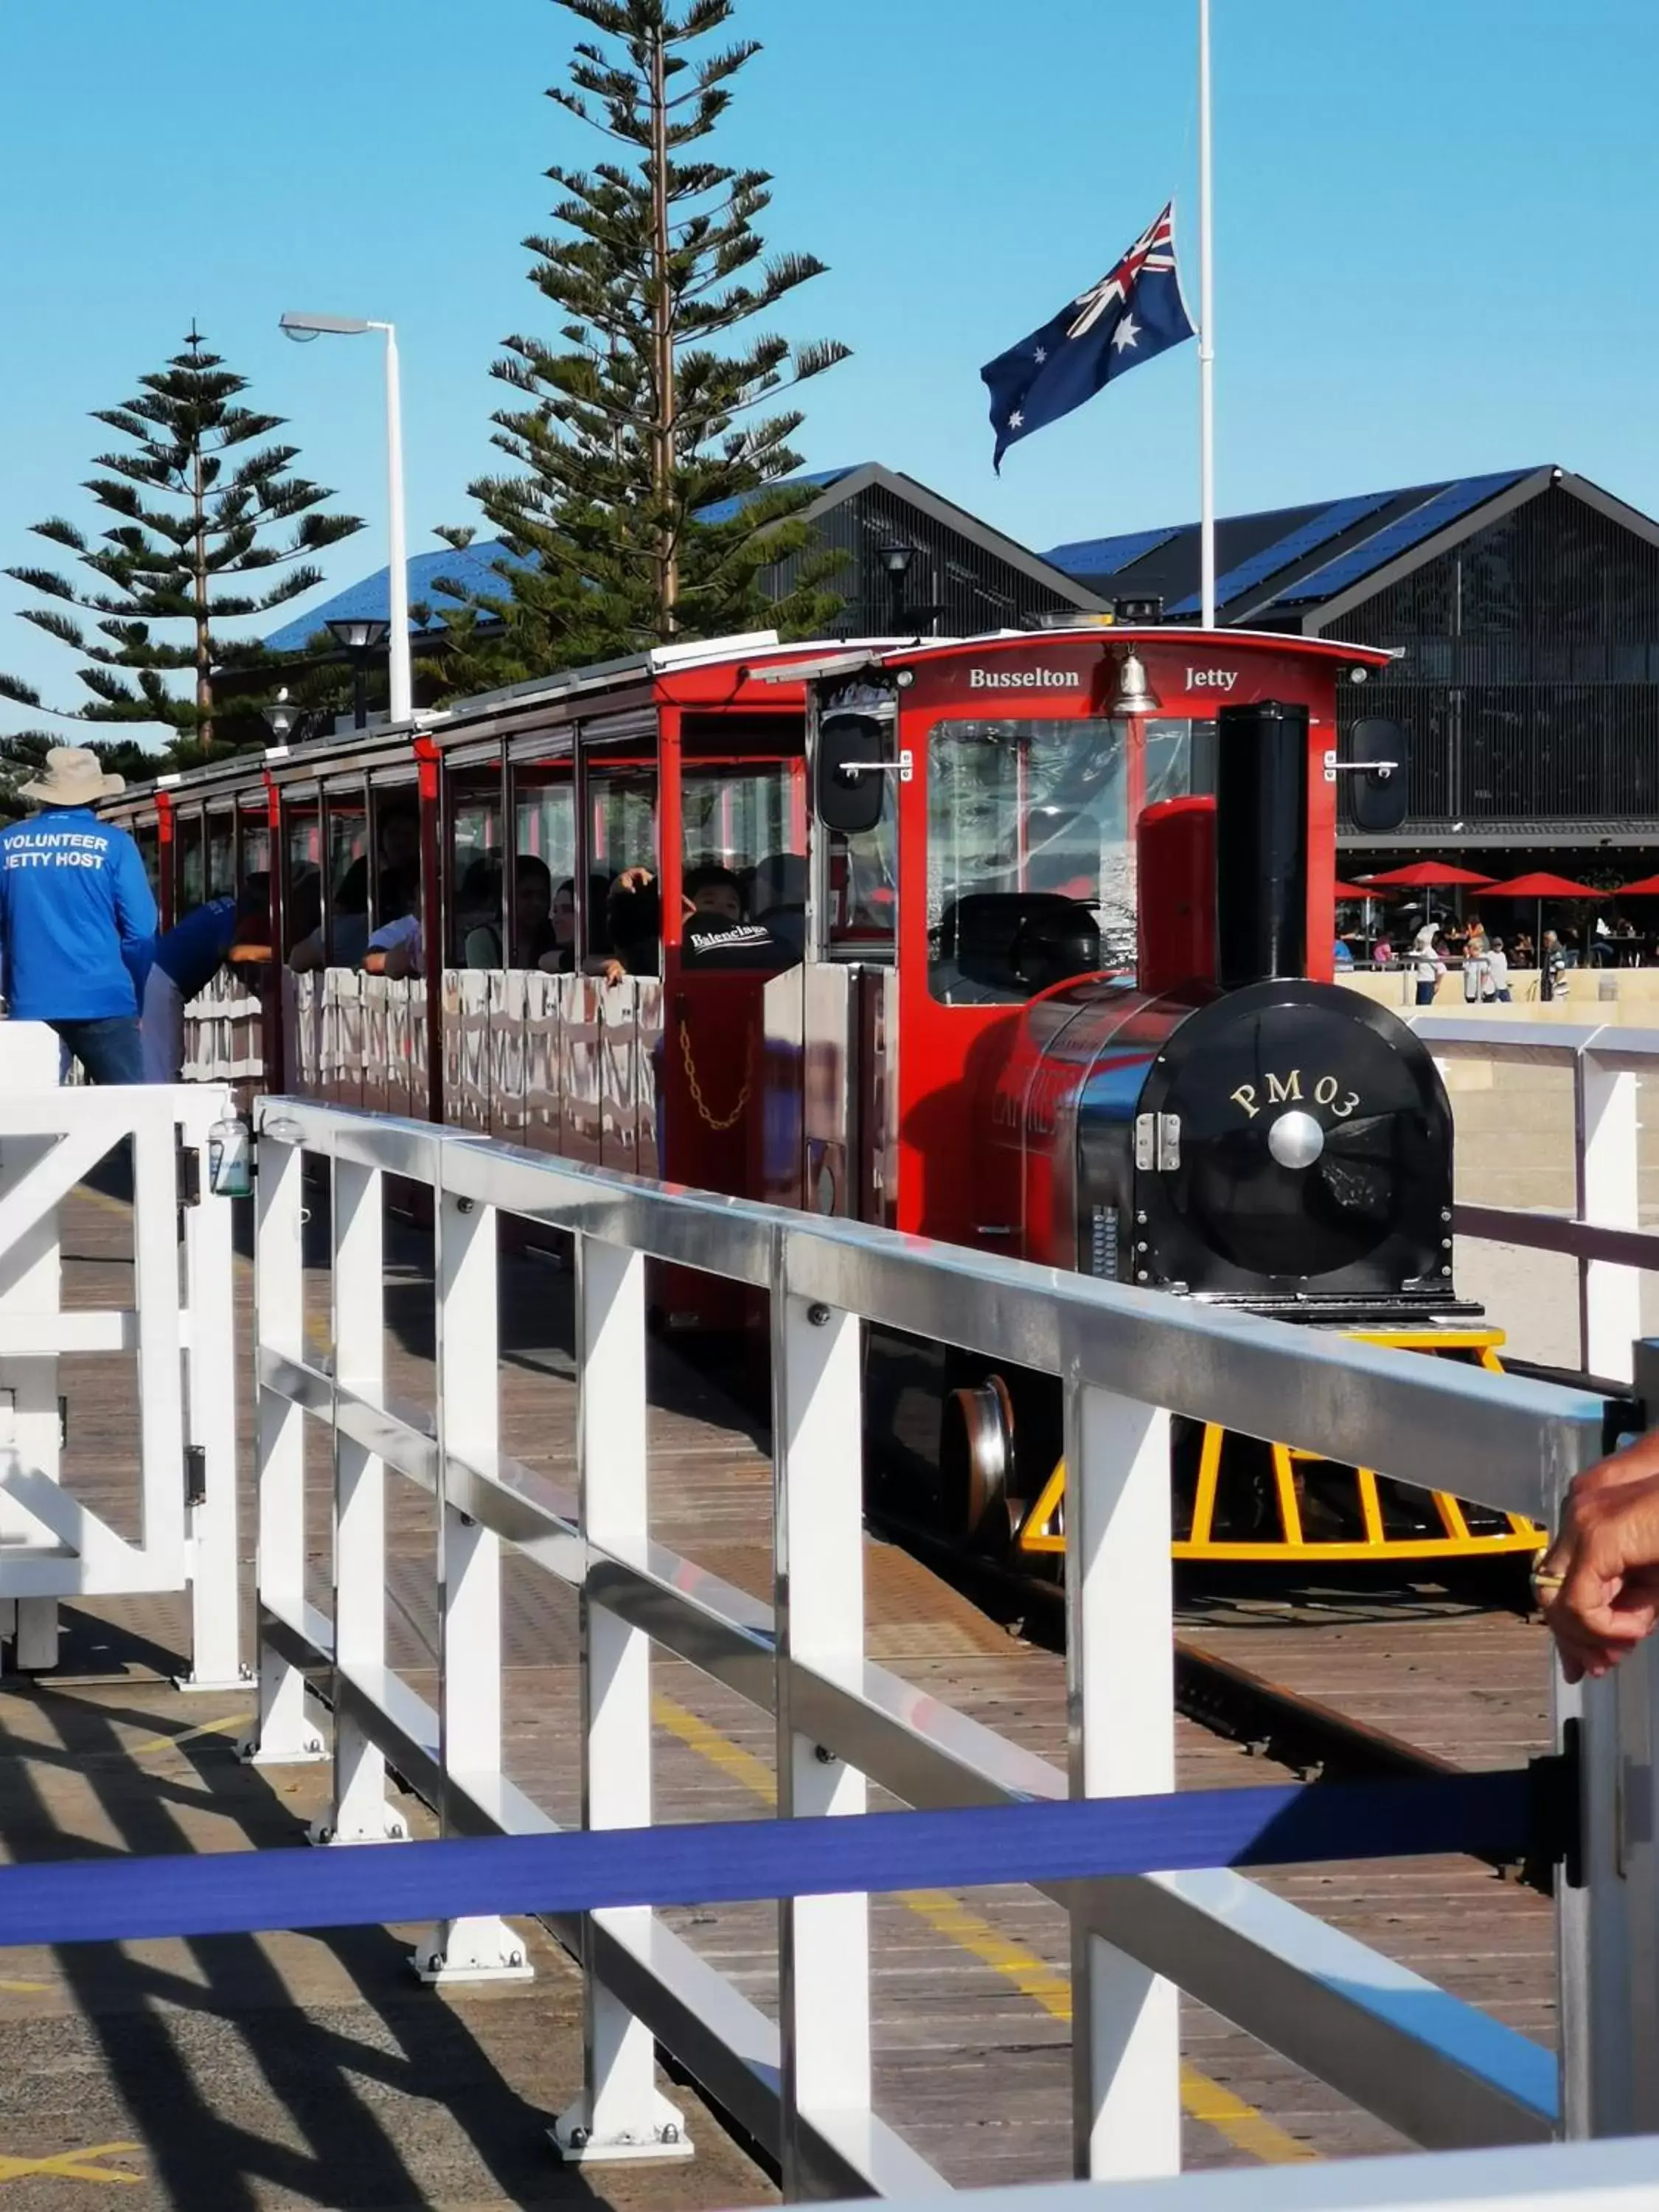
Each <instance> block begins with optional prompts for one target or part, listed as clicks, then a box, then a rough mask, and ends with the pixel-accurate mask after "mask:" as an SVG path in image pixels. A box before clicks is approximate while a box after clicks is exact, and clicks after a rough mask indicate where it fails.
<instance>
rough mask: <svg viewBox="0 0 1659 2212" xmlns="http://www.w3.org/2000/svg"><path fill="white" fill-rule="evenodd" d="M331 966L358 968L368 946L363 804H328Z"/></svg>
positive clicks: (366, 823)
mask: <svg viewBox="0 0 1659 2212" xmlns="http://www.w3.org/2000/svg"><path fill="white" fill-rule="evenodd" d="M327 819H328V866H327V875H328V964H329V966H330V967H331V968H356V967H357V966H358V965H359V964H360V963H361V962H362V957H363V954H364V952H365V951H367V950H368V933H369V930H370V928H371V927H372V925H371V923H370V921H369V918H368V860H367V858H366V855H367V854H368V819H367V817H366V815H365V812H364V810H363V806H362V802H361V801H356V802H353V801H351V800H349V799H348V800H342V799H337V798H334V797H332V796H331V798H330V799H329V802H328V817H327Z"/></svg>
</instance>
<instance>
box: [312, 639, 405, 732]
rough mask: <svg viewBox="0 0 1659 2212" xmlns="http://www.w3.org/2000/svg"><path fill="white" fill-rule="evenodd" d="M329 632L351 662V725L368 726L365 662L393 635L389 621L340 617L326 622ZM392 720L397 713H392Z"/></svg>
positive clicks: (367, 662) (358, 728)
mask: <svg viewBox="0 0 1659 2212" xmlns="http://www.w3.org/2000/svg"><path fill="white" fill-rule="evenodd" d="M327 629H328V633H329V635H330V636H331V638H332V639H333V640H334V642H335V643H336V644H337V646H338V647H340V649H341V650H342V652H343V653H344V654H345V657H346V659H347V660H348V661H349V663H350V664H351V726H352V727H353V729H355V730H362V729H366V728H367V727H368V664H369V662H370V661H371V660H372V659H374V656H375V654H376V653H378V652H379V651H380V647H382V646H383V645H384V644H385V643H386V640H387V638H388V637H390V636H391V635H392V625H391V623H384V622H381V621H380V619H379V618H378V617H372V616H362V617H349V616H347V617H341V618H339V619H337V620H336V621H334V622H331V623H328V624H327ZM392 720H394V721H395V720H397V717H396V715H394V716H393V717H392Z"/></svg>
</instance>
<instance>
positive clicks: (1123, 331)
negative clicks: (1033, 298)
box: [980, 201, 1194, 471]
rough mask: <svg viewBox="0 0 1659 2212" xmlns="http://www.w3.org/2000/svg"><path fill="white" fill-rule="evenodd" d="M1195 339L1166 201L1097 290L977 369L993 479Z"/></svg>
mask: <svg viewBox="0 0 1659 2212" xmlns="http://www.w3.org/2000/svg"><path fill="white" fill-rule="evenodd" d="M1193 335H1194V331H1193V325H1192V319H1191V317H1190V316H1189V315H1188V313H1187V303H1186V301H1184V300H1183V299H1182V296H1181V278H1180V276H1179V274H1178V273H1177V271H1176V257H1175V204H1174V202H1173V201H1171V203H1170V205H1169V206H1168V207H1166V208H1165V209H1164V212H1163V214H1162V215H1161V216H1159V217H1158V221H1157V222H1155V223H1153V224H1152V227H1151V228H1150V229H1148V230H1144V231H1142V233H1141V234H1140V236H1139V238H1138V239H1136V240H1135V242H1134V244H1133V246H1131V247H1130V248H1129V251H1128V252H1127V253H1126V254H1125V255H1124V257H1123V258H1122V260H1121V261H1120V262H1119V263H1118V264H1117V266H1116V267H1115V269H1113V270H1110V271H1109V273H1108V274H1107V275H1106V276H1103V277H1102V278H1101V280H1100V282H1099V283H1098V284H1096V285H1093V286H1091V288H1090V289H1089V290H1088V291H1086V292H1085V293H1083V294H1082V295H1080V296H1079V298H1077V299H1075V300H1073V301H1072V302H1071V304H1070V305H1069V306H1068V307H1062V308H1061V309H1060V313H1058V314H1057V315H1056V316H1055V317H1054V319H1053V321H1052V322H1048V323H1045V324H1044V325H1042V329H1041V330H1040V331H1032V333H1031V335H1030V337H1029V338H1022V339H1021V341H1020V343H1018V345H1017V346H1010V347H1009V349H1008V350H1007V352H1006V353H1003V354H999V355H998V356H997V357H996V359H995V360H994V361H993V362H987V363H986V365H985V367H984V368H982V369H981V371H980V374H981V377H982V378H983V379H984V380H985V382H986V383H987V385H989V386H990V387H991V427H992V428H993V429H994V431H995V432H996V434H997V451H996V466H997V469H998V470H999V471H1000V470H1001V467H1002V457H1003V455H1004V454H1005V453H1006V452H1007V450H1008V448H1009V447H1010V446H1012V445H1014V444H1015V443H1017V441H1018V440H1019V439H1021V438H1029V437H1030V435H1031V433H1032V431H1033V430H1041V429H1042V428H1043V427H1044V425H1045V424H1047V423H1049V422H1059V420H1060V416H1062V415H1069V414H1070V413H1071V411H1072V410H1073V408H1074V407H1081V406H1082V404H1083V403H1084V401H1085V399H1092V398H1094V396H1095V394H1096V392H1098V391H1099V390H1100V388H1101V386H1103V385H1106V384H1109V383H1110V382H1111V380H1112V379H1113V378H1114V377H1115V376H1121V375H1122V374H1123V372H1124V371H1125V369H1129V368H1134V366H1135V365H1136V363H1137V362H1143V361H1150V360H1151V359H1152V356H1153V355H1154V354H1155V353H1164V352H1166V351H1167V350H1168V349H1169V348H1170V346H1175V345H1179V344H1180V343H1182V340H1183V339H1185V338H1189V337H1193Z"/></svg>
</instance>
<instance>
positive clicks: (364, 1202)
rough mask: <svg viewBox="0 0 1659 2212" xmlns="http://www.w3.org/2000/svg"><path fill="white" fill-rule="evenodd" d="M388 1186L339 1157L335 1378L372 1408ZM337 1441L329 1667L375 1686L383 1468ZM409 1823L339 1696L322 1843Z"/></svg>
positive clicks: (378, 1755)
mask: <svg viewBox="0 0 1659 2212" xmlns="http://www.w3.org/2000/svg"><path fill="white" fill-rule="evenodd" d="M385 1211H386V1194H385V1188H384V1184H383V1181H382V1177H381V1175H380V1170H379V1169H378V1168H363V1167H357V1166H356V1165H354V1164H352V1163H351V1162H350V1161H349V1160H336V1161H335V1162H334V1173H333V1202H332V1204H331V1207H330V1209H329V1213H330V1222H331V1233H332V1237H333V1243H334V1265H333V1268H332V1271H331V1313H332V1318H333V1326H332V1328H331V1335H332V1337H333V1340H334V1383H335V1389H336V1392H338V1391H340V1390H342V1389H344V1390H348V1391H349V1392H350V1393H351V1394H352V1395H354V1396H355V1397H357V1398H360V1399H363V1400H366V1401H368V1403H369V1404H370V1405H380V1404H381V1403H382V1402H383V1401H384V1398H385V1394H386V1315H385V1301H386V1237H385ZM331 1431H332V1437H333V1445H334V1664H335V1668H336V1671H337V1673H339V1674H345V1675H347V1676H349V1675H351V1674H357V1675H358V1676H359V1677H360V1678H367V1679H368V1680H371V1681H373V1680H377V1679H378V1678H379V1676H380V1672H381V1670H382V1669H383V1668H384V1667H385V1665H386V1462H385V1461H384V1460H382V1459H381V1458H380V1456H379V1455H378V1454H377V1453H374V1452H372V1451H369V1450H368V1449H366V1448H365V1446H363V1445H362V1444H360V1443H356V1442H355V1441H354V1440H353V1438H351V1437H349V1436H345V1435H343V1434H342V1432H341V1429H340V1424H339V1415H338V1407H337V1406H336V1413H335V1417H334V1419H333V1420H332V1422H331ZM408 1833H409V1828H408V1824H407V1823H406V1822H405V1821H404V1818H403V1816H402V1814H399V1813H397V1812H395V1811H394V1810H393V1809H392V1807H391V1806H390V1805H388V1804H387V1802H386V1758H385V1755H384V1753H382V1752H381V1750H380V1747H379V1745H378V1744H376V1742H375V1741H374V1738H373V1737H372V1736H371V1735H368V1733H367V1731H366V1730H365V1729H362V1727H361V1726H360V1725H359V1724H358V1723H357V1722H356V1721H355V1720H354V1719H353V1718H352V1717H351V1716H350V1714H349V1712H348V1711H346V1710H345V1707H344V1705H343V1701H342V1700H341V1699H336V1700H335V1706H334V1804H333V1809H332V1811H331V1814H330V1816H329V1820H328V1822H327V1824H326V1825H325V1826H321V1825H319V1826H316V1827H314V1828H313V1831H312V1841H313V1843H319V1844H384V1843H401V1842H402V1841H403V1840H404V1838H405V1837H406V1836H407V1835H408Z"/></svg>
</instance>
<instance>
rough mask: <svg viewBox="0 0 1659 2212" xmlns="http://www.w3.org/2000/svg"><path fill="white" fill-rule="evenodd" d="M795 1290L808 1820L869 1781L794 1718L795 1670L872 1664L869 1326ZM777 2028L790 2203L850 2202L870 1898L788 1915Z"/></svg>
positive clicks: (791, 1565) (784, 1375)
mask: <svg viewBox="0 0 1659 2212" xmlns="http://www.w3.org/2000/svg"><path fill="white" fill-rule="evenodd" d="M786 1249H787V1248H786ZM786 1284H787V1275H786V1271H785V1268H784V1267H782V1266H781V1265H780V1266H779V1267H776V1268H775V1271H774V1278H773V1288H772V1375H773V1385H772V1401H773V1402H772V1465H773V1524H774V1539H773V1541H774V1545H775V1583H774V1597H773V1613H774V1622H775V1635H776V1639H777V1667H778V1679H777V1695H776V1706H777V1723H778V1734H777V1771H778V1810H779V1813H780V1814H781V1815H782V1816H784V1817H785V1818H786V1819H801V1818H810V1817H812V1816H815V1815H817V1814H849V1813H850V1814H858V1813H862V1812H864V1811H866V1808H867V1802H868V1794H869V1793H868V1786H867V1784H866V1780H865V1778H864V1776H863V1775H862V1774H861V1773H860V1772H859V1771H857V1770H856V1769H855V1768H853V1767H850V1766H847V1765H843V1764H842V1761H841V1760H840V1759H836V1758H833V1757H831V1756H830V1755H829V1753H827V1752H826V1751H824V1750H823V1749H822V1748H821V1747H819V1746H818V1745H817V1743H816V1742H815V1741H813V1739H812V1737H811V1735H802V1734H801V1733H800V1732H799V1730H798V1729H796V1728H795V1727H794V1725H793V1719H792V1714H791V1706H792V1702H793V1701H792V1695H791V1685H792V1678H793V1672H794V1669H795V1668H797V1667H805V1668H811V1667H813V1666H815V1665H819V1664H829V1665H835V1666H837V1667H840V1668H848V1667H850V1668H854V1669H855V1670H856V1668H858V1666H859V1663H860V1662H861V1660H862V1658H863V1655H864V1503H863V1462H862V1452H861V1447H860V1439H861V1437H862V1435H863V1426H864V1425H863V1420H862V1406H861V1399H862V1378H861V1374H860V1340H859V1328H860V1324H859V1317H858V1316H857V1315H856V1314H853V1313H841V1312H837V1311H835V1310H832V1309H831V1308H830V1307H829V1306H825V1305H817V1304H809V1303H808V1302H807V1301H806V1300H805V1299H804V1298H798V1297H790V1296H789V1295H788V1293H787V1288H786ZM778 2021H779V2028H780V2032H781V2039H782V2051H783V2112H782V2123H783V2156H782V2166H783V2190H784V2195H785V2197H787V2198H790V2199H792V2200H793V2199H797V2198H800V2197H812V2196H824V2195H827V2194H831V2193H839V2191H837V2189H836V2181H835V2178H834V2177H833V2176H823V2175H820V2174H817V2173H815V2172H813V2171H812V2167H811V2151H810V2137H811V2136H819V2137H821V2138H822V2137H828V2138H829V2139H830V2140H832V2141H833V2140H836V2138H837V2137H839V2138H842V2139H843V2140H845V2139H849V2138H850V2139H853V2140H858V2139H861V2138H862V2136H864V2135H866V2133H867V2131H868V2127H869V2121H870V2110H871V2061H870V1900H869V1899H868V1897H866V1895H864V1894H863V1893H861V1892H858V1893H849V1894H847V1895H844V1896H836V1897H811V1898H797V1899H793V1900H787V1901H786V1902H785V1903H784V1904H783V1905H781V1906H780V1908H779V1915H778ZM809 2124H810V2126H809Z"/></svg>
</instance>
